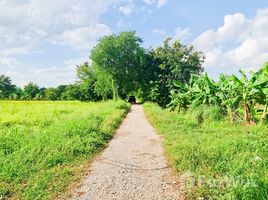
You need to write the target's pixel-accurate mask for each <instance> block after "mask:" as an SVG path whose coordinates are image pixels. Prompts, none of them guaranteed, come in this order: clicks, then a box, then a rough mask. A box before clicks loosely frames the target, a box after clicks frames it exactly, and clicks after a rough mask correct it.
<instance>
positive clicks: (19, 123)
mask: <svg viewBox="0 0 268 200" xmlns="http://www.w3.org/2000/svg"><path fill="white" fill-rule="evenodd" d="M128 108H129V105H128V104H126V103H124V102H123V101H119V102H112V101H110V102H106V103H81V102H16V101H13V102H12V101H0V199H2V198H13V199H52V198H55V197H56V196H57V195H59V194H61V193H62V192H64V190H65V189H66V188H67V187H68V186H69V185H70V184H71V183H72V182H74V181H75V180H77V179H78V178H79V176H81V170H82V168H83V166H84V165H85V164H86V163H87V162H88V161H89V160H90V159H91V158H92V157H93V156H94V155H96V154H97V153H98V152H100V150H102V149H103V148H104V147H105V145H106V144H107V142H108V141H109V140H110V139H111V138H112V135H113V133H114V131H115V129H116V128H117V126H118V125H119V124H120V123H121V121H122V119H123V118H124V116H125V114H126V112H127V111H128Z"/></svg>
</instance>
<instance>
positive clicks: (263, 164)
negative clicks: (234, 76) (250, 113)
mask: <svg viewBox="0 0 268 200" xmlns="http://www.w3.org/2000/svg"><path fill="white" fill-rule="evenodd" d="M144 110H145V113H146V115H147V116H148V118H149V120H150V121H151V123H152V124H153V125H154V126H155V128H156V129H157V131H158V132H159V133H160V134H162V135H163V136H164V138H165V140H164V141H165V142H164V143H165V150H166V154H167V156H168V157H169V159H170V161H171V162H172V164H173V167H174V169H175V170H176V171H177V172H178V173H179V174H181V175H183V176H182V177H184V187H185V189H186V190H185V192H186V197H187V199H224V200H225V199H239V200H246V199H247V200H249V199H256V200H259V199H263V200H265V199H268V135H267V133H268V127H267V126H260V125H256V126H252V127H250V126H243V125H241V124H238V123H236V124H235V123H234V124H231V123H230V122H229V121H228V120H225V119H220V118H219V116H217V110H216V109H215V108H213V107H212V108H206V109H203V111H202V112H203V116H204V122H203V123H200V122H199V120H198V116H200V109H199V108H196V109H195V110H192V111H188V112H187V113H184V114H178V113H175V112H169V111H168V110H164V109H161V108H160V107H158V106H157V105H156V104H153V103H146V104H145V105H144Z"/></svg>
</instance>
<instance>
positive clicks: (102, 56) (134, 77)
mask: <svg viewBox="0 0 268 200" xmlns="http://www.w3.org/2000/svg"><path fill="white" fill-rule="evenodd" d="M141 43H142V40H141V38H139V37H137V36H136V35H135V32H121V33H120V34H118V35H115V34H113V35H110V36H105V37H103V38H102V39H101V40H100V41H99V43H98V44H97V45H96V47H94V49H93V50H92V51H91V55H90V58H91V60H92V67H93V69H95V70H96V71H97V72H98V73H97V76H96V78H97V82H98V83H97V89H98V93H99V94H102V93H103V95H102V96H107V89H109V91H110V92H111V93H112V95H113V98H117V97H118V96H120V97H122V96H125V95H127V94H129V93H130V92H133V91H136V90H137V88H138V86H139V81H138V80H139V79H140V76H141V75H142V73H141V72H142V70H141V69H142V68H143V66H144V61H145V50H144V49H143V48H142V47H141V46H140V45H141ZM103 77H107V78H108V79H105V80H109V84H107V83H106V82H105V81H104V78H103ZM102 83H104V85H105V86H102Z"/></svg>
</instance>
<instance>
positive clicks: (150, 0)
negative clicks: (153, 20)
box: [143, 0, 155, 5]
mask: <svg viewBox="0 0 268 200" xmlns="http://www.w3.org/2000/svg"><path fill="white" fill-rule="evenodd" d="M143 1H144V2H145V3H146V4H147V5H152V4H154V3H155V0H143Z"/></svg>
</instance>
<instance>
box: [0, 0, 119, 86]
mask: <svg viewBox="0 0 268 200" xmlns="http://www.w3.org/2000/svg"><path fill="white" fill-rule="evenodd" d="M120 1H122V0H89V1H85V0H54V1H53V2H52V1H51V2H50V1H49V2H48V1H47V0H34V1H33V0H0V8H1V12H0V38H1V44H0V73H4V74H7V75H10V76H11V77H12V79H13V80H14V82H15V83H16V84H18V85H20V86H22V85H23V84H25V83H27V82H29V81H33V82H37V83H38V84H40V85H41V86H55V85H58V84H63V83H71V82H73V81H74V79H75V64H74V63H72V65H70V64H68V63H65V62H63V61H62V62H63V63H62V64H57V65H55V66H51V67H49V66H45V64H44V63H45V62H44V61H43V60H40V61H39V62H38V63H36V62H35V66H32V64H31V62H28V61H27V59H31V58H34V56H35V55H34V54H33V53H36V52H37V51H50V50H51V48H55V49H57V48H59V49H62V46H64V47H65V46H66V49H65V50H64V51H65V53H66V54H67V55H69V54H71V53H77V54H78V53H79V54H81V53H82V54H83V53H86V54H88V52H89V50H90V48H92V47H93V46H94V45H95V43H96V40H97V39H98V38H100V37H102V36H104V35H106V34H110V33H111V30H110V28H109V27H108V26H107V25H106V24H104V23H101V20H100V17H101V16H102V15H103V14H104V13H105V12H106V11H107V10H108V9H109V7H111V6H112V5H114V4H117V3H119V2H120ZM56 45H57V46H56ZM21 54H27V58H26V57H24V58H23V61H21V60H20V59H19V57H18V56H19V55H21ZM20 58H21V57H20ZM43 59H50V60H52V61H51V62H50V63H53V59H55V58H53V57H52V58H43ZM55 60H57V59H55ZM43 62H44V63H43ZM55 62H57V63H59V62H60V61H58V60H57V61H55ZM76 64H78V63H76Z"/></svg>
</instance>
